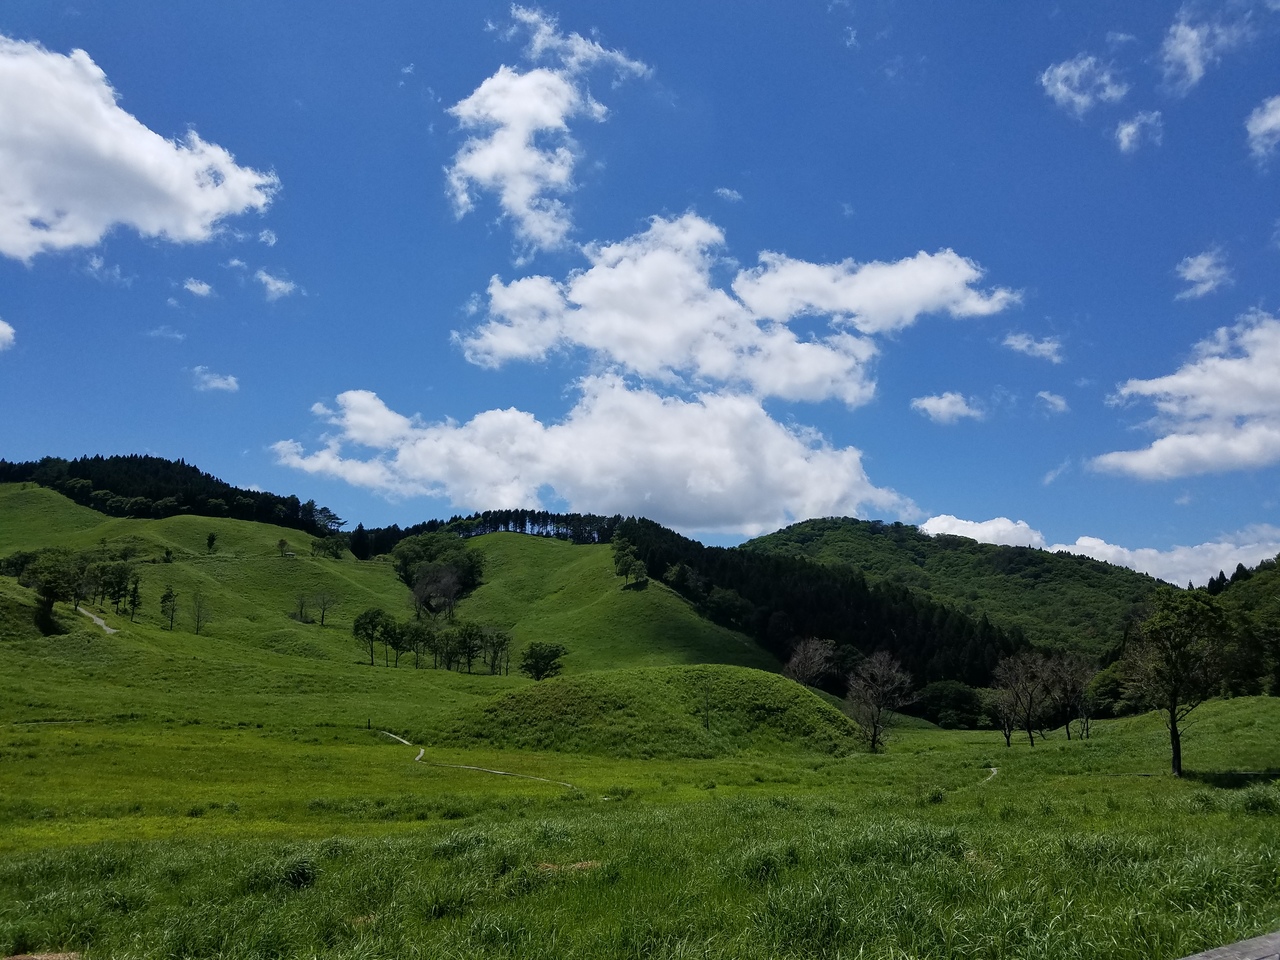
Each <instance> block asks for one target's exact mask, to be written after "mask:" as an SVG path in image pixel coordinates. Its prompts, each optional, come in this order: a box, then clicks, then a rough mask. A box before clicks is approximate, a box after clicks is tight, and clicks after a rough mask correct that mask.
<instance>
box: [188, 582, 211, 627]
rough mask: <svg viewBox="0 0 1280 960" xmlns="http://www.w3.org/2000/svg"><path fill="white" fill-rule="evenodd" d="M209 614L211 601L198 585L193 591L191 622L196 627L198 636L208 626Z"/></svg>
mask: <svg viewBox="0 0 1280 960" xmlns="http://www.w3.org/2000/svg"><path fill="white" fill-rule="evenodd" d="M209 616H210V614H209V601H208V600H206V599H205V596H204V591H203V590H201V589H200V588H199V587H197V588H196V589H195V590H194V591H192V593H191V623H192V625H193V626H194V627H195V629H196V636H197V637H198V636H200V631H201V630H203V629H204V628H205V627H206V626H208V624H209Z"/></svg>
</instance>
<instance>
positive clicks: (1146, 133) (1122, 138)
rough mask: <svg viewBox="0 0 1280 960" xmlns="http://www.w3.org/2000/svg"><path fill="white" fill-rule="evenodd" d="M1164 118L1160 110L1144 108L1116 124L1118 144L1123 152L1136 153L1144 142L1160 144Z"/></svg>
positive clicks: (1154, 144)
mask: <svg viewBox="0 0 1280 960" xmlns="http://www.w3.org/2000/svg"><path fill="white" fill-rule="evenodd" d="M1163 139H1164V120H1163V118H1162V117H1161V115H1160V111H1159V110H1142V111H1140V112H1138V113H1135V114H1134V115H1133V116H1132V117H1130V118H1129V119H1128V120H1121V121H1120V122H1119V123H1118V124H1117V125H1116V146H1118V147H1119V148H1120V152H1121V153H1136V152H1137V150H1138V148H1139V147H1140V146H1142V144H1143V143H1149V144H1152V145H1153V146H1157V147H1158V146H1160V143H1161V141H1162V140H1163Z"/></svg>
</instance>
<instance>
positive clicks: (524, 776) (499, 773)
mask: <svg viewBox="0 0 1280 960" xmlns="http://www.w3.org/2000/svg"><path fill="white" fill-rule="evenodd" d="M378 732H379V733H381V734H383V735H384V736H388V737H390V738H391V739H392V740H395V741H396V742H397V743H403V744H404V745H405V746H406V747H412V746H413V744H412V743H410V742H409V741H408V740H406V739H405V738H404V737H397V736H396V735H395V734H394V733H392V732H391V731H390V730H379V731H378ZM426 753H427V748H426V747H419V748H418V755H417V756H416V757H414V758H413V762H414V763H425V764H426V765H427V766H429V767H449V768H450V769H453V770H475V771H476V772H477V773H491V774H493V775H494V776H495V777H517V778H519V779H521V780H537V781H539V782H540V783H554V784H555V785H556V786H558V787H568V788H569V789H570V790H576V789H577V788H576V787H575V786H574V785H573V784H572V783H565V782H564V781H563V780H549V779H547V778H546V777H535V776H533V775H532V774H529V773H512V772H511V771H510V770H490V769H489V768H488V767H473V766H470V765H469V764H465V763H440V762H439V761H437V760H423V759H422V758H423V757H424V756H426Z"/></svg>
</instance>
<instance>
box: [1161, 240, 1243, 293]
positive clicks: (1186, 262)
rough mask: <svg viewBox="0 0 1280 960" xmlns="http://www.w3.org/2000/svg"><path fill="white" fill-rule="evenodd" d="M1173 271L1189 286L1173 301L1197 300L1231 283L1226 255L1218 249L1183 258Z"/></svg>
mask: <svg viewBox="0 0 1280 960" xmlns="http://www.w3.org/2000/svg"><path fill="white" fill-rule="evenodd" d="M1174 269H1175V270H1176V271H1177V274H1178V276H1179V277H1181V278H1182V279H1183V280H1185V281H1186V282H1187V283H1189V284H1191V286H1189V287H1187V288H1186V289H1185V290H1182V291H1181V292H1179V293H1178V295H1177V296H1176V297H1174V299H1175V300H1198V299H1200V298H1201V297H1203V296H1207V295H1208V294H1210V293H1213V291H1215V290H1217V289H1218V288H1219V287H1221V286H1224V285H1226V284H1229V283H1231V270H1230V268H1229V267H1228V266H1227V258H1226V255H1225V254H1224V253H1223V252H1222V251H1221V250H1218V249H1213V250H1206V251H1205V252H1204V253H1197V254H1196V255H1195V256H1191V257H1184V258H1183V259H1182V260H1181V261H1179V263H1178V265H1177V267H1175V268H1174Z"/></svg>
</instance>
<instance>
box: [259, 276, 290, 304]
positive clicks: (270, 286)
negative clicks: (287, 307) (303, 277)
mask: <svg viewBox="0 0 1280 960" xmlns="http://www.w3.org/2000/svg"><path fill="white" fill-rule="evenodd" d="M253 277H254V279H255V280H257V281H258V282H259V283H260V284H262V287H263V289H264V290H265V291H266V294H267V299H268V300H279V299H280V298H281V297H287V296H289V294H291V293H293V291H295V290H297V289H298V285H297V284H296V283H294V282H293V281H292V280H286V279H285V278H284V277H276V276H272V275H271V274H269V273H267V271H265V270H259V271H258V272H257V273H255V274H254V275H253Z"/></svg>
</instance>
